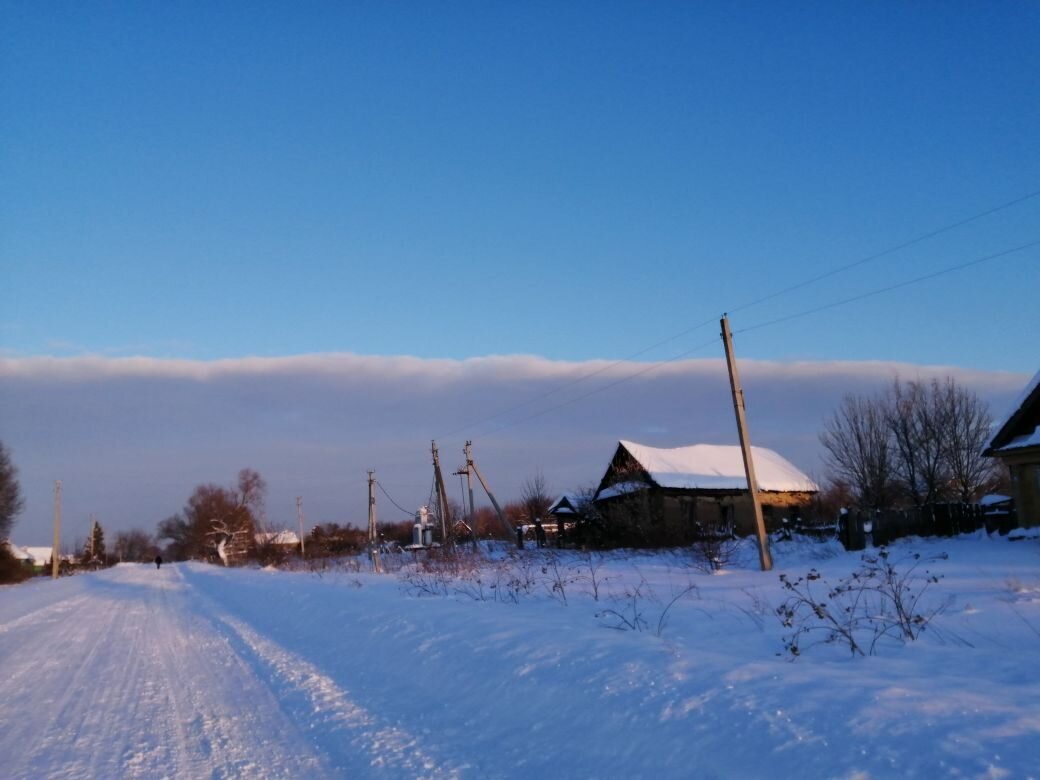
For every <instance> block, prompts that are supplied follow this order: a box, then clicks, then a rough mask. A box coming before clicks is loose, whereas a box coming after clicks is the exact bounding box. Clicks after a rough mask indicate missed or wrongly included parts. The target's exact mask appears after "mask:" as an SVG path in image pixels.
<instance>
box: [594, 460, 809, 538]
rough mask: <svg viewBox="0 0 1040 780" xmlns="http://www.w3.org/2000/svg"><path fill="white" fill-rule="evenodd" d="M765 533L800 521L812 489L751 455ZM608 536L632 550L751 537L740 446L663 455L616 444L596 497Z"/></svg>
mask: <svg viewBox="0 0 1040 780" xmlns="http://www.w3.org/2000/svg"><path fill="white" fill-rule="evenodd" d="M751 449H752V456H753V458H754V463H755V476H756V479H757V480H758V488H759V496H760V501H761V504H762V513H763V516H764V518H765V521H766V527H767V528H769V529H774V528H776V527H779V525H780V524H781V522H782V519H783V518H790V519H794V518H795V517H797V516H799V515H802V514H803V513H804V511H805V508H806V506H807V505H808V504H809V502H810V501H811V500H812V498H813V496H814V495H815V494H816V493H817V492H818V491H819V488H818V487H817V485H816V483H815V482H813V481H812V480H811V479H810V478H809V477H808V476H806V475H805V474H804V473H802V472H801V471H799V470H798V468H796V467H795V466H794V465H792V464H791V463H790V462H789V461H787V460H785V459H784V458H782V457H781V456H780V455H778V454H777V453H776V452H773V450H769V449H766V448H765V447H752V448H751ZM594 501H595V505H596V508H597V510H598V511H599V513H600V515H601V516H602V517H603V518H604V522H605V526H606V527H607V528H612V529H616V530H618V531H619V532H620V534H619V535H620V536H621V537H622V538H623V539H626V537H630V538H627V539H626V541H630V542H632V543H644V544H676V543H678V544H684V543H688V542H690V541H692V540H693V539H694V538H696V537H697V536H699V535H703V534H720V533H729V532H731V531H732V532H735V533H737V534H740V535H749V534H753V533H754V532H755V519H754V509H753V506H752V502H751V493H750V491H749V490H748V485H747V478H746V477H745V475H744V461H743V458H742V456H741V449H740V447H738V446H727V445H716V444H695V445H692V446H688V447H674V448H671V449H661V448H658V447H649V446H646V445H644V444H637V443H635V442H630V441H619V442H618V446H617V450H616V451H615V452H614V457H613V458H612V459H611V461H610V465H609V466H608V467H607V471H606V473H605V474H604V475H603V479H601V480H600V483H599V487H598V488H597V490H596V494H595V498H594Z"/></svg>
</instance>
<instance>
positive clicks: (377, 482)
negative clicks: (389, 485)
mask: <svg viewBox="0 0 1040 780" xmlns="http://www.w3.org/2000/svg"><path fill="white" fill-rule="evenodd" d="M375 482H376V486H377V487H378V488H379V489H380V490H381V491H383V495H384V496H386V497H387V499H388V500H389V501H390V503H391V504H393V505H394V506H396V507H397V508H398V509H400V510H401V511H402V512H404V513H405V514H406V515H408V517H414V516H415V513H414V512H409V511H408V510H407V509H405V508H404V507H403V506H401V505H400V504H398V503H397V502H396V501H394V499H393V498H391V497H390V494H389V493H387V492H386V488H385V487H383V483H382V482H380V481H379V480H378V479H377V480H376V481H375Z"/></svg>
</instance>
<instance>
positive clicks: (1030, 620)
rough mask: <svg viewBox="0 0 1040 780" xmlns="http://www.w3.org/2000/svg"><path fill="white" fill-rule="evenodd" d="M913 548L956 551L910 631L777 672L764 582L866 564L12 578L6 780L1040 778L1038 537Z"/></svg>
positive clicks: (661, 563)
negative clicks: (926, 618) (864, 652)
mask: <svg viewBox="0 0 1040 780" xmlns="http://www.w3.org/2000/svg"><path fill="white" fill-rule="evenodd" d="M914 552H917V553H921V554H923V555H924V556H926V557H929V558H930V557H932V556H935V555H938V554H939V553H945V554H946V556H948V557H946V558H945V559H941V560H936V561H934V562H933V563H930V564H929V566H928V568H929V571H931V572H933V573H935V574H937V575H938V577H939V579H938V582H936V583H934V584H931V585H929V587H928V589H927V590H926V592H925V596H924V597H923V599H922V602H923V603H922V607H923V608H926V609H928V610H929V611H937V614H936V616H935V617H934V620H933V623H932V625H931V626H929V627H928V628H927V629H926V630H925V631H924V633H923V634H922V636H921V638H920V639H919V640H917V641H916V642H910V643H907V644H902V643H900V642H895V641H891V642H884V643H882V644H881V645H879V647H878V654H877V655H874V656H870V655H868V656H865V657H853V656H852V655H851V654H850V653H849V652H848V650H847V649H843V648H842V647H840V646H838V645H834V644H822V645H816V646H812V647H809V646H806V647H805V648H804V649H803V652H802V655H801V657H799V658H797V659H796V660H791V659H790V655H789V654H787V653H785V652H784V636H785V633H789V632H788V631H786V630H785V629H784V627H783V626H782V625H781V624H780V622H779V621H778V620H777V618H776V617H775V614H774V612H775V608H776V606H777V605H779V604H780V603H781V602H782V600H783V599H784V597H785V592H784V590H783V588H782V587H781V585H780V581H779V578H778V574H780V573H787V574H788V575H789V576H791V577H797V576H802V575H804V574H806V572H807V571H809V569H812V568H815V569H816V570H817V571H818V572H819V574H820V576H821V580H820V581H821V582H824V583H826V582H836V581H837V580H838V579H840V578H841V577H843V576H846V575H848V574H849V573H850V572H852V571H853V570H855V569H856V568H857V567H858V566H859V565H860V563H861V562H860V555H859V554H855V553H844V552H841V551H839V550H837V549H836V548H835V547H834V546H832V545H820V544H788V545H785V544H780V545H778V546H777V547H776V549H775V553H776V558H777V571H775V572H772V573H768V574H763V573H760V572H756V571H754V570H753V562H752V561H749V562H748V563H746V564H745V565H744V566H743V567H739V566H738V567H736V568H734V569H732V570H729V571H726V572H723V573H721V574H716V575H709V574H705V573H703V572H701V571H699V570H698V569H696V568H695V567H692V566H690V565H689V563H690V561H689V557H688V555H687V554H677V553H667V554H665V553H662V554H635V555H620V554H612V555H608V556H603V557H599V556H583V555H579V554H577V553H565V554H560V555H559V556H550V555H548V554H546V553H543V552H540V551H530V552H529V553H528V554H527V555H526V556H524V558H522V559H518V560H513V561H503V560H499V561H497V562H490V563H488V564H486V566H485V567H483V568H480V569H472V568H471V569H469V570H468V571H462V572H459V571H455V572H452V573H451V574H450V576H449V575H439V576H436V577H429V576H426V575H414V574H413V575H408V574H407V569H405V571H404V572H401V573H398V574H394V575H383V576H379V575H375V574H371V573H364V572H362V573H350V572H347V571H345V570H339V571H325V572H323V573H322V574H321V575H319V574H316V573H312V572H283V571H269V570H225V569H221V568H217V567H211V566H206V565H202V564H181V565H175V566H164V567H163V568H162V570H159V571H157V570H156V569H155V567H154V566H143V565H141V566H139V565H120V566H117V567H115V568H114V569H111V570H108V571H104V572H99V573H96V574H89V575H82V576H77V577H70V578H64V579H62V580H59V581H57V582H51V581H47V580H40V581H34V582H32V583H30V584H28V585H23V586H15V587H7V588H3V589H0V669H2V670H3V675H0V703H2V704H0V756H3V769H2V774H3V776H4V777H7V778H36V777H149V778H152V777H177V778H196V777H198V778H203V777H206V778H211V777H249V778H253V777H292V778H297V777H298V778H320V777H401V778H411V777H473V778H488V777H503V778H506V777H539V778H545V777H626V778H630V777H648V778H649V777H653V778H673V777H674V778H691V777H697V778H713V777H719V778H724V777H750V778H757V777H762V778H766V777H770V778H772V777H795V776H798V777H928V778H932V777H1040V749H1038V748H1037V745H1040V675H1038V674H1037V671H1036V670H1037V667H1038V662H1040V540H1037V539H1025V540H1023V541H1019V542H1009V541H1007V540H1006V539H989V538H986V537H984V536H979V537H972V538H960V539H943V540H927V541H921V540H909V541H907V542H904V543H901V544H899V545H896V546H895V547H894V548H893V556H894V557H898V558H899V559H900V560H903V559H906V556H908V555H910V554H912V553H914ZM752 558H753V556H752ZM554 584H556V585H557V587H556V588H555V589H554V587H553V585H554ZM492 586H494V587H492ZM669 605H670V606H669Z"/></svg>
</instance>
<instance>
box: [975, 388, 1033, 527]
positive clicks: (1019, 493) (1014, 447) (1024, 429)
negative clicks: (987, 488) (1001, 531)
mask: <svg viewBox="0 0 1040 780" xmlns="http://www.w3.org/2000/svg"><path fill="white" fill-rule="evenodd" d="M985 454H986V455H989V456H991V457H994V458H998V459H1000V461H1001V462H1003V463H1004V465H1006V466H1007V467H1008V470H1009V471H1010V472H1011V495H1012V498H1014V500H1015V509H1016V511H1017V513H1018V524H1019V525H1020V526H1023V527H1025V528H1029V527H1033V526H1037V525H1040V372H1037V375H1036V376H1034V377H1033V379H1032V381H1031V382H1030V383H1029V384H1028V385H1027V386H1026V388H1025V390H1023V391H1022V394H1021V396H1019V399H1018V401H1016V402H1015V405H1014V406H1013V407H1012V408H1011V412H1010V414H1008V416H1007V418H1006V419H1005V420H1004V422H1002V423H1001V424H1000V426H999V427H998V428H997V432H996V434H994V436H993V438H992V439H991V440H990V443H989V447H987V448H986V451H985Z"/></svg>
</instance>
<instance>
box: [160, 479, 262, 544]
mask: <svg viewBox="0 0 1040 780" xmlns="http://www.w3.org/2000/svg"><path fill="white" fill-rule="evenodd" d="M266 489H267V484H266V483H265V482H264V479H263V477H261V476H260V475H259V474H258V473H257V472H255V471H253V470H252V469H242V471H240V472H239V474H238V481H237V482H236V484H235V486H234V487H231V488H226V487H222V486H220V485H212V484H210V485H198V486H197V487H196V488H195V491H194V492H193V493H192V494H191V496H190V497H189V498H188V503H187V504H186V505H185V507H184V511H183V513H182V514H181V515H174V516H173V517H170V518H167V519H166V520H164V521H163V522H162V523H160V525H159V532H158V536H159V538H160V539H170V540H171V545H170V552H171V553H174V554H175V557H181V558H184V557H190V558H201V559H208V560H213V559H214V558H217V557H219V558H220V560H222V561H224V562H225V563H228V562H234V561H237V560H241V559H242V558H245V557H248V556H249V555H252V554H253V551H254V549H255V546H256V539H255V534H256V530H257V525H258V524H259V523H260V522H261V518H262V517H263V507H264V492H265V491H266Z"/></svg>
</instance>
